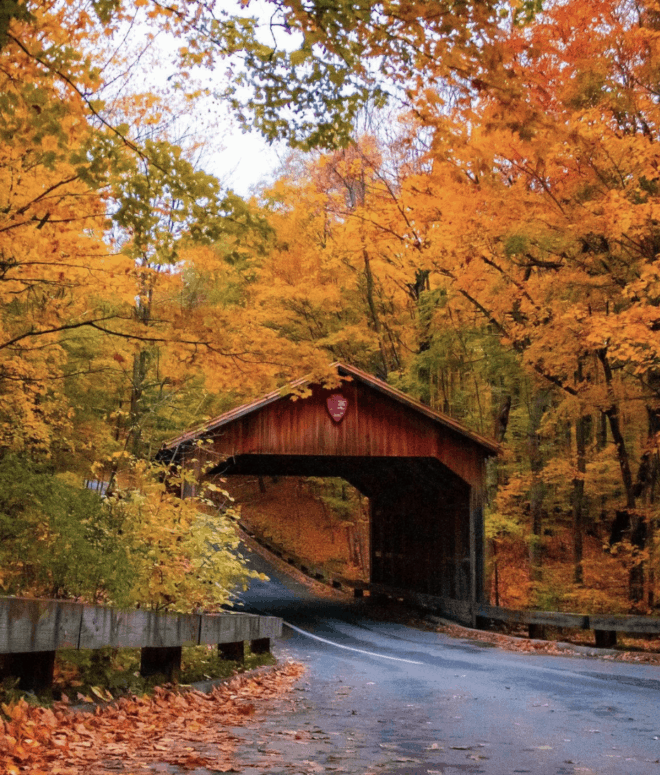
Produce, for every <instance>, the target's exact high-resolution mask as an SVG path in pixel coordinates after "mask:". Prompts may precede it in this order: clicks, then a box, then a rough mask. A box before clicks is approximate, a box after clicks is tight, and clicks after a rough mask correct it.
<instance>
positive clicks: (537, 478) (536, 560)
mask: <svg viewBox="0 0 660 775" xmlns="http://www.w3.org/2000/svg"><path fill="white" fill-rule="evenodd" d="M548 397H549V394H548V391H547V390H539V392H538V393H537V394H536V395H535V396H534V397H533V399H532V402H531V404H530V408H529V426H528V431H527V453H528V455H529V465H530V468H531V471H532V483H531V486H530V488H529V508H530V514H531V518H532V539H531V542H530V545H529V562H530V570H531V578H532V581H540V580H541V578H542V576H543V571H542V566H543V501H544V499H545V483H544V482H543V479H542V478H541V472H542V471H543V457H542V455H541V436H540V434H539V428H540V425H541V419H542V418H543V414H544V412H545V410H546V407H547V403H548Z"/></svg>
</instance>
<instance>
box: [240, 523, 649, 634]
mask: <svg viewBox="0 0 660 775" xmlns="http://www.w3.org/2000/svg"><path fill="white" fill-rule="evenodd" d="M238 524H239V527H240V528H241V530H242V531H243V532H244V533H245V534H246V535H247V536H248V537H249V538H251V539H252V540H254V541H256V542H257V543H258V544H260V545H261V546H263V547H264V548H265V549H267V550H268V551H269V552H271V553H273V554H275V555H276V556H277V557H279V558H280V559H282V560H283V561H284V562H286V563H288V564H289V565H292V566H294V567H295V568H297V569H298V570H300V571H302V572H303V573H305V574H307V575H308V576H309V577H310V578H313V579H316V580H318V581H322V582H323V583H325V584H329V585H331V586H333V587H334V588H335V589H347V590H352V591H353V595H354V596H355V597H362V596H363V595H364V593H365V592H367V591H368V592H369V594H370V595H372V596H376V597H382V598H391V599H396V600H401V601H405V602H408V603H412V604H413V605H415V606H419V607H421V608H424V609H427V610H430V611H433V612H434V613H437V614H439V615H442V616H446V617H448V618H450V619H454V620H456V621H457V622H460V623H461V624H464V625H467V626H468V627H476V628H480V629H485V628H486V627H488V625H489V623H490V622H493V621H497V622H506V623H510V624H521V625H523V626H527V627H528V633H529V637H530V638H543V637H544V636H545V627H566V628H572V629H579V630H593V631H594V638H595V645H596V647H597V648H611V647H612V646H615V645H616V639H617V632H624V633H627V634H629V635H660V617H652V616H616V615H608V614H582V613H564V612H563V611H520V610H513V609H510V608H501V607H498V606H493V605H488V604H487V603H476V604H473V603H470V602H469V601H465V600H454V599H452V598H448V597H439V596H437V595H428V594H425V593H423V592H414V591H411V590H409V589H400V588H396V587H390V586H387V585H386V584H374V583H372V582H368V581H356V580H355V579H347V578H344V577H342V576H333V575H330V574H327V573H325V572H324V571H323V569H322V568H320V567H316V566H313V565H309V564H306V563H305V561H304V560H301V559H300V558H298V557H295V556H294V555H292V554H290V553H287V552H284V551H282V550H281V549H280V548H279V547H277V546H275V545H273V544H272V543H271V542H270V541H269V540H268V539H266V538H264V537H263V536H260V535H258V534H256V533H255V532H254V531H253V530H252V529H251V528H250V527H249V526H248V525H245V524H244V523H241V522H239V523H238Z"/></svg>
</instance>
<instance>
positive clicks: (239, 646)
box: [218, 640, 245, 665]
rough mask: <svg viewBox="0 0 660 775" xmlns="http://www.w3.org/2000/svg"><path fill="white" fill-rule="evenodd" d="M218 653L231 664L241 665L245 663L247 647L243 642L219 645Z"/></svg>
mask: <svg viewBox="0 0 660 775" xmlns="http://www.w3.org/2000/svg"><path fill="white" fill-rule="evenodd" d="M218 653H219V654H220V656H221V657H222V659H227V660H229V661H230V662H238V663H239V664H241V665H242V664H243V663H244V662H245V645H244V643H243V641H242V640H238V641H235V642H234V643H218Z"/></svg>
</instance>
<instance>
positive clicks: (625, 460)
mask: <svg viewBox="0 0 660 775" xmlns="http://www.w3.org/2000/svg"><path fill="white" fill-rule="evenodd" d="M598 359H599V360H600V362H601V364H602V366H603V374H604V375H605V383H606V385H607V394H608V399H609V402H610V403H609V406H608V407H607V409H605V410H604V414H605V415H606V417H607V419H608V420H609V425H610V431H611V433H612V439H613V441H614V446H615V448H616V455H617V460H618V461H619V469H620V471H621V479H622V481H623V487H624V491H625V493H626V507H625V510H623V511H622V512H621V517H622V518H625V520H626V522H627V524H628V526H629V530H630V540H631V543H632V544H633V546H634V547H636V548H638V549H643V548H644V544H645V535H644V533H645V527H644V524H643V518H641V517H640V516H639V515H638V514H637V513H636V512H635V505H636V500H637V499H636V497H635V485H634V484H633V478H632V473H631V470H630V458H629V456H628V450H627V448H626V440H625V438H624V436H623V432H622V430H621V418H620V414H619V406H618V404H617V403H616V401H615V398H614V388H613V385H612V367H611V365H610V361H609V358H608V357H607V350H606V349H604V348H603V349H602V350H599V351H598ZM628 598H629V599H630V600H631V601H632V602H633V603H638V602H640V601H641V600H643V598H644V563H643V562H642V561H638V562H636V563H635V564H634V565H633V567H632V568H631V569H630V574H629V577H628Z"/></svg>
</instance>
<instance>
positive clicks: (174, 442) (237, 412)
mask: <svg viewBox="0 0 660 775" xmlns="http://www.w3.org/2000/svg"><path fill="white" fill-rule="evenodd" d="M332 365H333V367H334V368H336V369H337V373H338V374H339V376H341V377H348V378H350V379H351V380H352V381H354V382H357V383H361V384H362V385H364V386H366V387H367V388H368V389H371V390H374V391H376V392H378V393H380V394H383V395H385V396H387V397H388V398H390V399H393V400H394V401H396V402H398V403H399V404H401V405H402V406H403V407H407V408H408V409H409V410H410V409H412V410H413V411H414V412H415V413H416V414H418V415H420V416H421V417H423V418H424V419H425V420H426V421H428V422H429V423H431V424H433V425H436V426H441V427H445V428H447V429H448V430H451V431H453V432H454V433H457V434H459V435H460V436H462V437H464V438H465V439H466V440H469V441H470V442H472V443H473V444H475V445H476V446H477V447H478V448H480V450H481V453H482V455H483V456H484V457H489V456H492V455H496V454H497V453H498V452H499V449H500V447H499V445H498V444H497V443H496V442H495V441H493V440H492V439H488V438H486V437H485V436H481V435H480V434H478V433H475V432H474V431H471V430H469V429H468V428H466V427H465V426H464V425H463V424H462V423H460V422H458V421H457V420H455V419H453V418H452V417H449V415H447V414H444V413H443V412H437V411H435V410H433V409H430V408H429V407H428V406H425V405H424V404H422V403H420V402H419V401H416V400H415V399H413V398H411V397H410V396H408V395H406V394H405V393H403V392H402V391H400V390H397V389H396V388H393V387H391V386H390V385H388V384H387V383H386V382H383V381H382V380H380V379H378V378H377V377H374V376H373V375H371V374H369V373H367V372H366V371H363V370H362V369H358V368H356V367H355V366H347V365H346V364H343V363H333V364H332ZM309 384H312V383H310V380H309V378H308V377H303V378H301V379H298V380H296V381H294V382H291V383H290V385H289V387H290V388H291V389H292V390H295V389H296V388H299V387H303V386H304V385H309ZM289 395H290V394H288V393H284V392H283V391H282V390H281V389H280V390H274V391H272V392H271V393H268V394H266V395H265V396H262V397H261V398H258V399H256V400H255V401H252V402H250V403H248V404H243V405H242V406H238V407H236V408H235V409H231V410H230V411H228V412H225V413H224V414H221V415H219V416H218V417H215V418H213V419H212V420H210V421H209V422H207V423H204V424H203V425H200V426H198V427H195V428H192V429H191V430H189V431H186V432H185V433H182V434H180V435H179V436H176V437H175V438H172V439H169V440H168V441H166V442H165V443H164V444H163V447H162V448H161V451H160V453H159V457H164V458H167V457H170V459H173V458H175V457H176V455H177V451H178V450H179V449H180V448H182V447H185V446H187V445H188V444H189V443H191V442H193V441H195V440H196V439H200V438H204V437H206V436H209V435H213V431H216V430H218V429H220V428H223V427H225V426H227V425H230V424H232V423H234V422H236V421H237V420H240V419H242V418H244V417H247V416H248V415H253V414H256V413H258V412H260V411H261V410H263V409H264V408H265V407H267V406H269V405H271V404H274V403H276V402H278V401H287V400H288V399H289ZM301 400H304V399H301ZM168 452H169V453H170V454H169V456H168V454H167V453H168Z"/></svg>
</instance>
